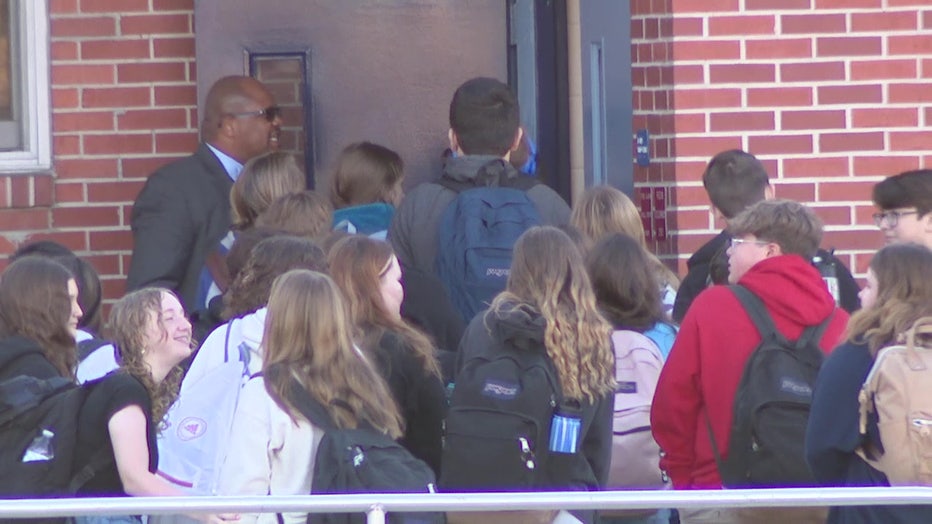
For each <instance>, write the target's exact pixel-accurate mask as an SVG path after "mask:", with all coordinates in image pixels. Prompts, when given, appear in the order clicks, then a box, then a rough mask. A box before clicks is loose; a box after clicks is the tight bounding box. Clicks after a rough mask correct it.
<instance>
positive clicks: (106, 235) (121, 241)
mask: <svg viewBox="0 0 932 524" xmlns="http://www.w3.org/2000/svg"><path fill="white" fill-rule="evenodd" d="M88 235H89V236H90V241H89V246H88V247H90V249H91V251H119V250H126V251H128V250H131V249H132V248H133V233H132V231H130V230H129V228H127V229H125V230H122V229H119V230H114V231H90V232H89V233H88ZM125 267H128V266H125Z"/></svg>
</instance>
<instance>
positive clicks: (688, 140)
mask: <svg viewBox="0 0 932 524" xmlns="http://www.w3.org/2000/svg"><path fill="white" fill-rule="evenodd" d="M674 147H675V148H676V156H677V157H688V156H698V157H702V158H710V157H711V156H712V155H714V154H715V153H718V152H719V151H724V150H726V149H736V148H740V147H741V138H740V137H737V136H695V137H676V139H675V140H674Z"/></svg>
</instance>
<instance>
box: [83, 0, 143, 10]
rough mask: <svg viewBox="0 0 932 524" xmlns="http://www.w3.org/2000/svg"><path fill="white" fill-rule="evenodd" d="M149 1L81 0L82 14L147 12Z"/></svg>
mask: <svg viewBox="0 0 932 524" xmlns="http://www.w3.org/2000/svg"><path fill="white" fill-rule="evenodd" d="M148 10H149V0H81V12H82V13H113V12H117V13H119V12H126V11H148Z"/></svg>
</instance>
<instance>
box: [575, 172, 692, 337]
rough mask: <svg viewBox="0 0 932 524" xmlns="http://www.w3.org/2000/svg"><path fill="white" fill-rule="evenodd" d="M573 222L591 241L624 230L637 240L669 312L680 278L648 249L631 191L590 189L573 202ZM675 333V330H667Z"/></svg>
mask: <svg viewBox="0 0 932 524" xmlns="http://www.w3.org/2000/svg"><path fill="white" fill-rule="evenodd" d="M570 224H572V225H573V226H574V227H576V229H578V230H579V231H580V232H581V233H582V234H583V235H585V237H586V238H587V239H588V240H589V242H590V243H591V244H595V243H596V242H598V241H600V240H602V239H603V238H605V237H606V236H608V235H611V234H613V233H624V234H626V235H628V236H630V237H632V238H634V239H635V240H637V242H638V244H639V245H640V246H641V248H642V249H643V250H644V251H645V253H646V254H647V255H648V257H649V259H650V269H651V271H652V272H653V273H654V275H655V278H656V280H657V282H658V285H659V286H660V290H661V293H660V300H661V301H662V304H663V310H664V312H665V313H666V314H667V315H668V316H669V314H670V312H671V311H672V310H673V303H674V302H675V301H676V290H677V289H678V288H679V286H680V279H679V277H677V276H676V273H674V272H673V271H671V270H670V268H668V267H667V266H665V265H664V264H663V262H661V261H660V259H658V258H657V257H656V256H655V255H654V254H653V253H651V252H650V251H649V250H648V249H647V240H646V239H645V236H644V224H643V222H641V213H640V211H638V208H637V207H636V206H635V205H634V202H632V201H631V199H630V198H628V195H626V194H624V193H622V192H621V191H619V190H618V189H615V188H614V187H611V186H597V187H593V188H590V189H587V190H586V191H585V192H584V193H583V195H582V197H580V199H579V201H578V202H576V204H575V205H574V206H573V213H572V214H571V215H570ZM667 332H668V334H669V335H670V336H671V337H672V335H674V334H675V332H674V331H673V330H672V329H669V330H667Z"/></svg>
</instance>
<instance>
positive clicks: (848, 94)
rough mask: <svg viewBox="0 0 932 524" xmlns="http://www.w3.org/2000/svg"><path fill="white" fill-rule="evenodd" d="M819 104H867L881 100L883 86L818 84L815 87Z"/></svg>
mask: <svg viewBox="0 0 932 524" xmlns="http://www.w3.org/2000/svg"><path fill="white" fill-rule="evenodd" d="M816 94H817V96H818V100H819V102H818V103H819V105H827V104H869V103H878V102H882V101H883V87H882V86H880V85H877V84H873V85H843V86H820V87H817V88H816Z"/></svg>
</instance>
